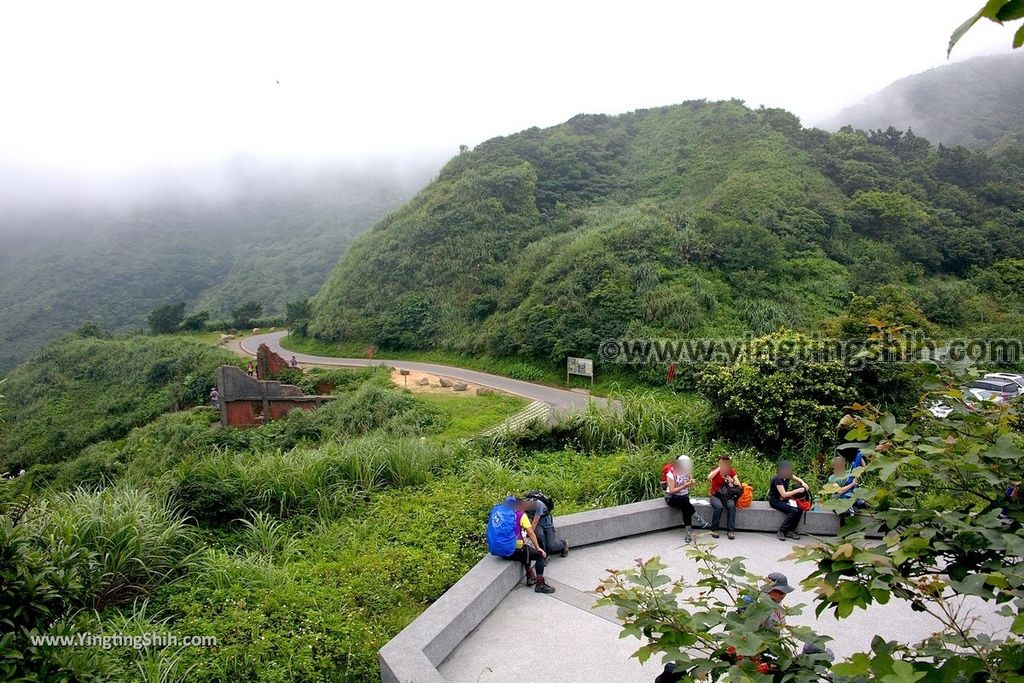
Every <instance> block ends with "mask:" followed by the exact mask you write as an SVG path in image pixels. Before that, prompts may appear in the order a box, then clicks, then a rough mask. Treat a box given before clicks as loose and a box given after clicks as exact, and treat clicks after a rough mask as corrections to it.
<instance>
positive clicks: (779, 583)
mask: <svg viewBox="0 0 1024 683" xmlns="http://www.w3.org/2000/svg"><path fill="white" fill-rule="evenodd" d="M765 580H766V582H765V585H764V586H762V587H761V592H762V593H767V594H768V597H770V598H771V599H772V601H774V602H775V604H776V605H779V606H780V607H779V608H778V609H776V610H775V611H774V612H772V613H771V614H770V615H768V617H766V618H765V620H764V621H762V622H761V628H774V629H777V628H779V627H780V626H783V625H784V624H785V623H786V615H785V613H784V612H783V611H782V607H781V605H782V601H783V600H785V599H786V596H787V595H789V594H790V593H792V592H793V591H794V590H795V589H794V588H793V587H792V586H790V585H789V579H787V578H786V575H785V574H780V573H778V572H773V573H771V574H769V575H768V576H767V577H765Z"/></svg>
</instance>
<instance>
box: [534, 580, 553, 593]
mask: <svg viewBox="0 0 1024 683" xmlns="http://www.w3.org/2000/svg"><path fill="white" fill-rule="evenodd" d="M533 592H534V593H546V594H551V593H554V592H555V587H554V586H549V585H548V584H547V582H546V581H544V580H543V579H542V580H540V581H538V582H537V585H536V586H534V587H533Z"/></svg>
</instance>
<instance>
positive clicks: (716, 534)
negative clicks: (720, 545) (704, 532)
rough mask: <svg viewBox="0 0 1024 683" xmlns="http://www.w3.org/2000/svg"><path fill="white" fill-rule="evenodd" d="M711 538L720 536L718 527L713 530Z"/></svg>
mask: <svg viewBox="0 0 1024 683" xmlns="http://www.w3.org/2000/svg"><path fill="white" fill-rule="evenodd" d="M711 538H718V529H712V530H711Z"/></svg>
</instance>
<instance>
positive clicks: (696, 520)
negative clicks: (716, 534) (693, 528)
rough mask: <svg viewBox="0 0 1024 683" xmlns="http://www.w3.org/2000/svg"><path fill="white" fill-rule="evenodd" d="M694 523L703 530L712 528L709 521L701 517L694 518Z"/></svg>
mask: <svg viewBox="0 0 1024 683" xmlns="http://www.w3.org/2000/svg"><path fill="white" fill-rule="evenodd" d="M693 523H694V524H696V525H697V526H699V527H700V528H701V529H707V528H708V527H709V526H711V524H710V523H709V522H708V520H706V519H704V518H703V517H701V516H700V515H694V516H693Z"/></svg>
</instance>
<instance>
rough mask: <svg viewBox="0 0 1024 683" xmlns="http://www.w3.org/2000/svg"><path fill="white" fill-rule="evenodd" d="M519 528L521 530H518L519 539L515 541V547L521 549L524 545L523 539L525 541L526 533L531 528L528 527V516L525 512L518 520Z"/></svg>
mask: <svg viewBox="0 0 1024 683" xmlns="http://www.w3.org/2000/svg"><path fill="white" fill-rule="evenodd" d="M519 526H520V527H521V529H520V530H519V538H518V539H517V540H516V547H517V548H522V547H523V546H524V545H525V542H524V540H523V539H525V538H526V537H527V536H528V534H527V533H526V532H527V531H529V530H530V529H532V528H533V527H532V526H531V525H530V516H529V515H528V514H526V513H525V512H524V513H523V517H522V519H520V520H519Z"/></svg>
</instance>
